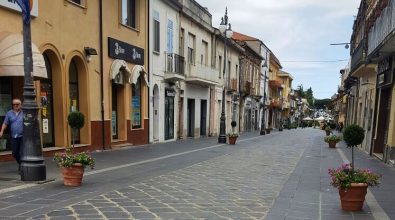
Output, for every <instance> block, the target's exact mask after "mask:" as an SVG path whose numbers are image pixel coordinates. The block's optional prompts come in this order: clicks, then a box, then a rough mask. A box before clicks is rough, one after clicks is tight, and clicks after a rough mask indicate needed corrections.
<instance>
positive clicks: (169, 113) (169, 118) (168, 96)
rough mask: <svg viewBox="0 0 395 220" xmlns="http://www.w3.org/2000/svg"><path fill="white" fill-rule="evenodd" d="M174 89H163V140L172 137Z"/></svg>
mask: <svg viewBox="0 0 395 220" xmlns="http://www.w3.org/2000/svg"><path fill="white" fill-rule="evenodd" d="M174 95H175V91H174V90H165V140H169V139H173V138H174Z"/></svg>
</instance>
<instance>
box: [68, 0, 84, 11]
mask: <svg viewBox="0 0 395 220" xmlns="http://www.w3.org/2000/svg"><path fill="white" fill-rule="evenodd" d="M66 1H67V2H68V3H70V4H72V5H74V6H77V7H79V8H82V9H86V3H85V5H80V4H77V3H75V2H73V1H71V0H66Z"/></svg>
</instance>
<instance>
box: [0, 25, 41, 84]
mask: <svg viewBox="0 0 395 220" xmlns="http://www.w3.org/2000/svg"><path fill="white" fill-rule="evenodd" d="M32 54H33V76H34V77H39V78H47V70H46V68H45V61H44V57H43V55H42V54H41V53H40V51H39V50H38V48H37V46H36V45H34V44H33V43H32ZM0 76H24V58H23V36H22V35H20V34H15V33H10V32H0Z"/></svg>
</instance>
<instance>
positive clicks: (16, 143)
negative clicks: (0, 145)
mask: <svg viewBox="0 0 395 220" xmlns="http://www.w3.org/2000/svg"><path fill="white" fill-rule="evenodd" d="M22 139H23V138H22V137H17V138H13V137H12V138H11V149H12V156H14V158H15V160H16V162H18V164H19V165H21V151H22V149H21V148H22Z"/></svg>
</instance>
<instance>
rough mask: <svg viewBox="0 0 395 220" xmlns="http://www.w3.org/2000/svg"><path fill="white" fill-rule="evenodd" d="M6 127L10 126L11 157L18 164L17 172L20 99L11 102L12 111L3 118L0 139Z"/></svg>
mask: <svg viewBox="0 0 395 220" xmlns="http://www.w3.org/2000/svg"><path fill="white" fill-rule="evenodd" d="M8 126H10V134H11V148H12V155H13V156H14V158H15V160H16V162H18V165H19V168H18V170H20V165H21V152H22V149H21V147H22V135H23V111H22V102H21V100H20V99H13V100H12V110H10V111H8V112H7V114H6V116H5V119H4V122H3V125H2V126H1V129H0V138H1V137H3V132H4V130H5V129H6V128H7V127H8Z"/></svg>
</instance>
